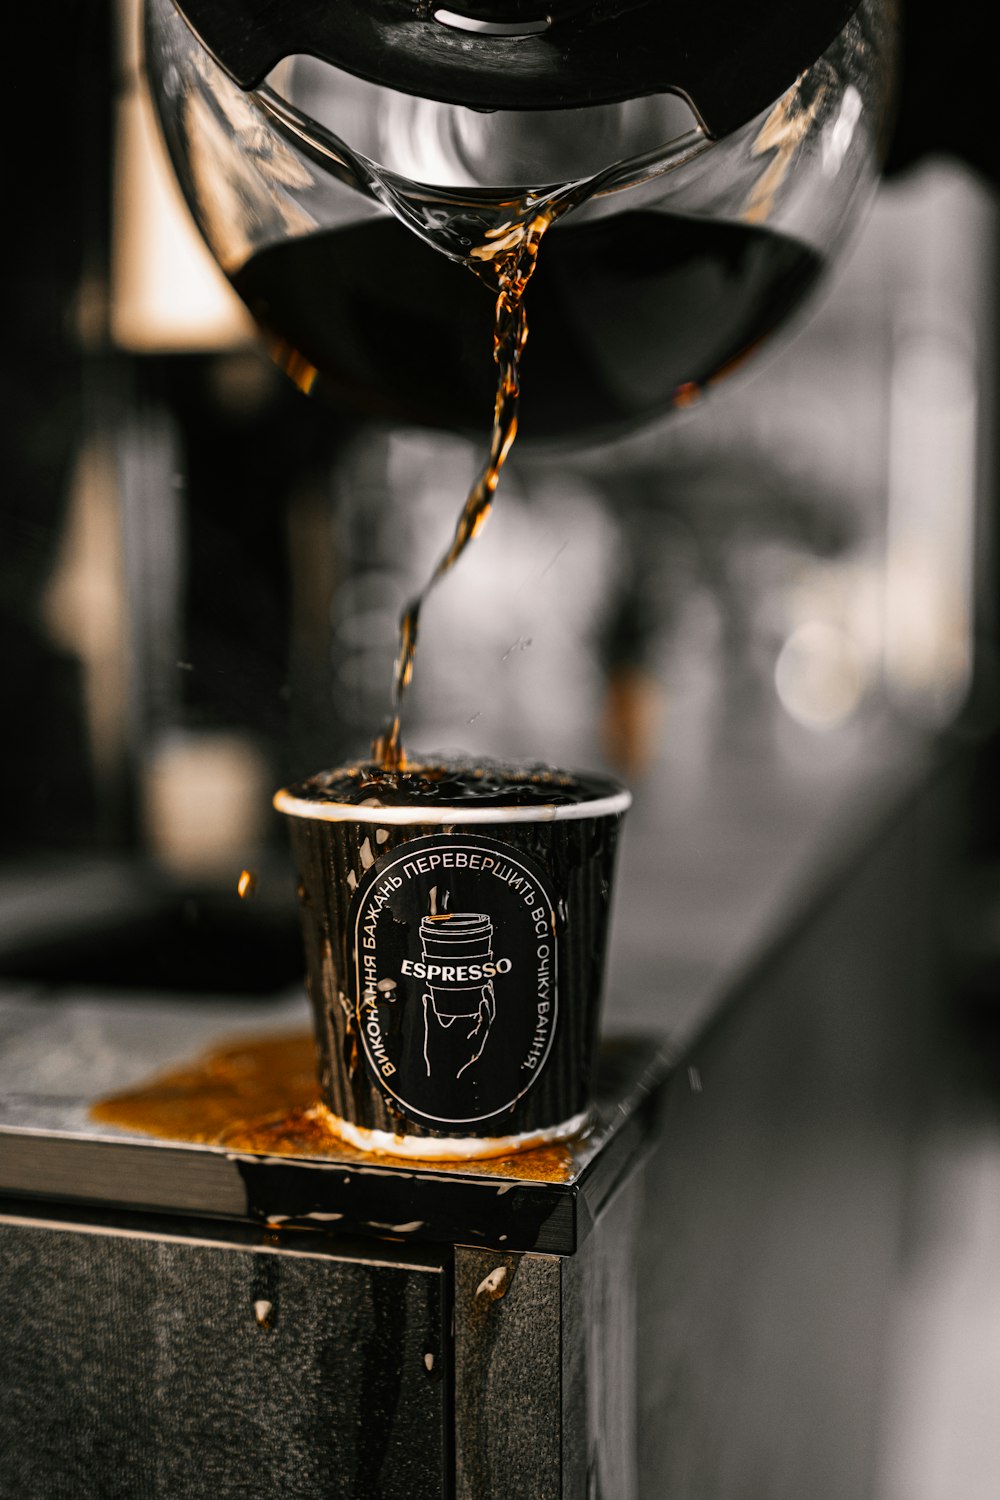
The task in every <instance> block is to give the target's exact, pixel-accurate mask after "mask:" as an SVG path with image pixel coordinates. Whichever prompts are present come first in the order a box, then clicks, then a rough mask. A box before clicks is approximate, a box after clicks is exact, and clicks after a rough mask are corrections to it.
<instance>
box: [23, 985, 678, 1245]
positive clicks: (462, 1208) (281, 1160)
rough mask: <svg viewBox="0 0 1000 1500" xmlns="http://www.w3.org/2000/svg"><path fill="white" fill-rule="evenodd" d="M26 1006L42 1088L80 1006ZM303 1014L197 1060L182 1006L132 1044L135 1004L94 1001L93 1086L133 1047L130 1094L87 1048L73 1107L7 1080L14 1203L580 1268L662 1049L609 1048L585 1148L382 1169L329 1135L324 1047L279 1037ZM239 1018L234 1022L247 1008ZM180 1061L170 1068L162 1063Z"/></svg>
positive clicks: (29, 1049) (199, 1052)
mask: <svg viewBox="0 0 1000 1500" xmlns="http://www.w3.org/2000/svg"><path fill="white" fill-rule="evenodd" d="M18 1004H19V1002H17V1001H16V1000H14V999H9V1000H8V1001H7V1002H5V1003H4V1004H0V1031H3V1030H6V1033H7V1035H8V1036H9V1037H10V1038H11V1041H12V1048H13V1051H14V1052H15V1053H16V1052H17V1051H18V1047H19V1048H20V1056H21V1059H22V1061H23V1062H24V1063H25V1065H26V1069H27V1071H26V1073H23V1074H21V1075H20V1076H30V1077H32V1078H33V1079H34V1080H35V1081H36V1086H37V1080H38V1079H39V1078H44V1076H45V1058H46V1057H49V1058H50V1059H51V1058H58V1054H59V1049H60V1046H63V1047H65V1046H66V1030H67V1024H68V1023H69V1030H70V1032H71V1033H72V1032H73V1023H72V1018H71V1017H68V1016H67V1014H66V1008H65V1006H63V1007H59V1006H53V1007H51V1009H48V1008H47V1007H46V1006H45V1005H44V1004H39V1003H38V1002H37V1001H34V1002H32V1001H29V1002H27V1004H26V1005H24V1006H23V1007H22V1009H23V1012H28V1011H30V1012H31V1014H30V1015H28V1014H26V1013H22V1014H21V1015H20V1017H19V1016H18V1014H17V1011H18ZM47 1009H48V1017H47V1019H48V1024H46V1011H47ZM214 1011H215V1018H216V1022H218V1016H219V1014H220V1008H219V1007H215V1008H214ZM288 1014H289V1011H288V1008H287V1007H285V1008H281V1009H279V1011H277V1012H276V1014H275V1023H276V1024H274V1025H273V1026H272V1027H271V1028H270V1029H269V1030H268V1029H264V1028H261V1027H260V1026H259V1025H258V1029H257V1031H256V1032H254V1033H251V1034H247V1035H244V1036H242V1037H240V1036H235V1037H234V1036H233V1034H232V1031H230V1032H229V1035H228V1037H227V1033H226V1028H225V1027H224V1026H219V1025H218V1024H216V1027H215V1028H214V1033H209V1035H208V1036H207V1037H206V1043H207V1044H206V1045H203V1046H202V1047H201V1048H200V1049H199V1047H198V1045H197V1039H198V1035H197V1034H198V1027H197V1025H196V1024H195V1025H192V1026H191V1027H190V1029H189V1032H188V1034H189V1035H190V1036H191V1040H192V1041H193V1042H194V1043H195V1045H193V1046H190V1045H189V1047H188V1048H187V1049H185V1048H184V1046H183V1043H182V1041H181V1033H180V1032H179V1030H178V1025H177V1016H176V1011H175V1010H173V1011H172V1010H171V1009H170V1008H169V1007H162V1009H161V1008H157V1007H155V1006H151V1007H149V1008H148V1009H147V1010H146V1011H145V1014H144V1018H143V1019H144V1023H145V1024H144V1025H143V1026H142V1028H141V1031H140V1030H139V1029H138V1028H137V1029H136V1031H135V1032H133V1031H132V1029H131V1028H130V1026H129V1025H128V1024H122V1023H123V1021H125V1022H126V1023H127V1020H128V1017H127V1014H126V1016H125V1017H123V1016H122V1012H121V1009H120V1008H119V1007H116V1006H115V1005H113V1004H104V1005H102V1004H101V1003H100V1002H87V1009H86V1027H85V1035H86V1037H87V1038H89V1046H90V1049H91V1056H92V1063H91V1067H90V1069H89V1071H90V1073H91V1076H93V1077H94V1079H95V1081H98V1080H99V1081H100V1083H101V1084H106V1080H107V1079H108V1077H109V1076H114V1068H113V1067H110V1066H108V1063H107V1059H106V1056H105V1051H106V1050H107V1049H110V1050H111V1051H112V1052H113V1051H114V1050H115V1049H116V1048H117V1049H118V1050H119V1051H120V1052H121V1053H122V1056H121V1067H120V1070H119V1076H121V1077H123V1078H124V1079H127V1080H128V1081H129V1086H128V1087H127V1088H123V1089H121V1090H119V1091H117V1092H113V1091H109V1090H107V1088H106V1087H103V1088H100V1087H99V1088H98V1089H97V1090H95V1091H94V1092H93V1093H91V1092H90V1091H89V1090H88V1088H87V1083H88V1079H87V1072H88V1069H87V1066H86V1063H87V1049H86V1047H81V1048H80V1049H79V1051H78V1054H77V1058H78V1067H77V1069H76V1081H77V1082H78V1084H79V1085H80V1093H79V1094H78V1095H76V1096H75V1097H74V1096H70V1097H67V1096H66V1094H64V1093H61V1092H58V1093H57V1092H55V1091H54V1090H53V1091H52V1092H49V1093H47V1094H46V1093H44V1092H42V1091H41V1090H39V1091H38V1092H36V1093H35V1094H33V1095H25V1094H19V1093H18V1092H17V1090H16V1087H13V1086H12V1085H16V1082H17V1078H16V1077H15V1076H13V1075H14V1069H13V1068H9V1069H8V1070H7V1073H6V1075H5V1074H4V1073H3V1072H2V1071H0V1191H6V1192H9V1193H14V1194H30V1195H44V1196H47V1197H49V1198H56V1199H64V1200H68V1201H75V1202H89V1203H94V1204H118V1205H121V1206H126V1207H133V1208H140V1209H143V1210H150V1211H167V1212H169V1211H177V1210H179V1211H182V1212H195V1213H197V1212H202V1213H210V1214H212V1215H216V1216H220V1215H221V1216H224V1217H232V1218H242V1219H249V1220H252V1221H256V1222H261V1223H265V1224H268V1225H271V1226H291V1225H295V1226H300V1227H306V1228H311V1229H317V1230H319V1229H332V1228H336V1229H337V1230H338V1231H340V1230H344V1231H348V1232H351V1233H363V1234H376V1235H379V1236H388V1237H394V1238H400V1239H410V1238H412V1239H416V1240H432V1241H438V1242H442V1241H444V1242H452V1243H453V1242H455V1241H460V1242H464V1243H468V1244H483V1245H491V1246H495V1247H496V1248H497V1249H501V1250H505V1251H514V1250H542V1251H546V1252H550V1253H559V1254H568V1253H572V1251H573V1250H574V1249H575V1248H576V1246H577V1245H578V1243H580V1242H581V1241H582V1240H583V1239H584V1238H585V1237H586V1235H587V1234H588V1233H589V1230H590V1228H591V1226H592V1224H593V1220H594V1217H595V1215H596V1213H597V1212H598V1210H599V1207H600V1204H601V1203H602V1202H603V1201H604V1198H605V1197H606V1196H607V1194H608V1192H610V1191H611V1189H612V1187H613V1184H614V1180H615V1177H616V1174H617V1172H618V1170H620V1166H621V1163H622V1162H623V1161H624V1160H625V1159H626V1157H627V1156H628V1155H629V1154H630V1153H631V1151H633V1150H634V1149H635V1147H636V1146H637V1144H638V1143H639V1142H640V1141H641V1139H642V1138H643V1136H644V1134H645V1133H646V1131H647V1130H648V1129H649V1127H650V1124H651V1119H652V1114H653V1111H654V1108H655V1101H656V1096H657V1092H658V1089H659V1085H660V1082H661V1080H662V1076H663V1074H664V1071H665V1063H664V1060H663V1058H662V1055H661V1054H660V1052H659V1051H658V1050H657V1048H656V1047H654V1046H652V1045H651V1044H650V1043H648V1042H642V1041H634V1040H618V1041H612V1042H609V1043H607V1044H606V1045H605V1046H604V1048H603V1049H602V1054H601V1065H600V1077H599V1080H598V1087H597V1096H596V1100H595V1112H594V1125H593V1128H592V1129H591V1130H590V1131H589V1132H588V1133H587V1134H586V1135H585V1136H583V1137H581V1138H580V1139H578V1140H577V1141H574V1142H572V1143H571V1144H570V1145H569V1146H551V1147H543V1148H540V1149H539V1150H537V1151H531V1152H522V1153H520V1154H518V1155H515V1156H511V1157H504V1158H499V1159H496V1160H491V1161H483V1162H467V1163H455V1162H435V1163H433V1164H431V1165H427V1166H424V1165H422V1164H421V1163H419V1162H414V1161H412V1160H407V1161H399V1160H395V1159H393V1158H391V1157H386V1156H374V1155H368V1154H366V1153H363V1152H360V1151H357V1150H356V1149H354V1148H353V1147H351V1146H348V1145H346V1144H345V1143H344V1142H342V1141H340V1140H339V1139H337V1137H335V1136H334V1135H332V1134H331V1133H330V1131H329V1130H328V1128H327V1127H326V1125H325V1122H324V1117H323V1112H322V1110H321V1109H320V1108H319V1107H318V1104H317V1086H316V1082H315V1073H314V1063H313V1053H312V1041H311V1037H310V1034H309V1032H308V1031H306V1030H302V1029H297V1030H290V1029H288V1027H287V1026H285V1027H281V1026H280V1025H278V1024H277V1021H278V1020H279V1019H282V1018H286V1017H287V1016H288ZM232 1015H233V1018H234V1025H235V1018H236V1015H237V1012H236V1008H235V1007H234V1008H233V1011H232ZM190 1019H192V1020H193V1012H192V1013H191V1016H190ZM19 1021H20V1024H21V1027H22V1030H21V1031H20V1033H19V1031H18V1024H19ZM79 1021H80V1017H77V1023H78V1024H77V1032H78V1031H79ZM158 1026H159V1030H160V1035H159V1036H158V1035H157V1030H158ZM206 1029H207V1028H206ZM139 1046H141V1048H142V1051H143V1055H144V1057H145V1058H146V1069H145V1070H144V1071H143V1072H142V1073H139V1072H138V1070H137V1067H136V1061H135V1057H134V1055H133V1054H134V1050H135V1049H136V1047H139ZM171 1053H172V1059H171V1062H170V1065H168V1066H166V1067H164V1066H161V1067H159V1068H157V1067H156V1066H155V1064H154V1063H153V1062H152V1060H153V1059H154V1058H155V1057H156V1056H157V1055H159V1057H160V1058H165V1057H168V1056H170V1055H171ZM151 1064H152V1065H151Z"/></svg>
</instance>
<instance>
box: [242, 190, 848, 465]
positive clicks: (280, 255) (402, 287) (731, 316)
mask: <svg viewBox="0 0 1000 1500" xmlns="http://www.w3.org/2000/svg"><path fill="white" fill-rule="evenodd" d="M821 266H822V262H821V260H820V258H819V257H818V256H817V255H816V254H815V252H814V251H813V250H811V249H810V248H809V247H808V246H806V245H804V244H802V243H801V242H799V241H797V240H794V239H790V238H788V237H787V236H782V235H778V234H774V233H773V232H772V231H770V230H767V229H761V228H758V227H755V226H753V225H748V224H737V223H726V222H715V221H707V220H700V219H687V218H683V217H679V216H676V215H668V214H662V213H657V212H653V211H641V212H630V213H624V214H619V215H615V216H612V217H610V218H607V219H601V220H596V221H593V222H590V223H588V222H583V223H576V224H574V223H573V222H572V219H570V220H568V221H567V222H565V223H562V224H558V225H556V226H555V227H554V228H553V230H552V232H551V233H549V234H548V235H547V236H546V240H545V246H544V249H543V251H542V253H541V256H540V258H539V264H538V270H537V274H536V275H535V276H534V277H533V278H532V282H531V289H530V291H529V293H528V296H527V299H526V302H527V307H528V311H529V315H530V319H531V340H530V352H529V353H528V354H527V355H526V370H527V371H528V380H529V386H530V400H529V401H528V403H527V405H526V408H525V412H524V419H523V424H522V438H523V437H528V438H543V439H546V438H567V437H569V438H571V437H574V436H577V437H578V436H579V435H581V434H585V435H587V436H593V435H594V434H595V433H599V432H600V431H601V430H613V429H615V428H616V427H621V426H625V425H629V424H632V423H635V422H638V421H640V420H642V419H644V418H647V417H650V416H653V415H655V414H657V413H660V412H663V411H665V410H666V409H668V408H669V407H670V406H671V405H672V404H675V403H677V402H682V403H683V402H686V401H688V400H690V399H691V397H692V396H693V395H695V394H696V393H697V390H698V389H699V388H700V387H701V386H702V385H704V384H705V382H706V381H708V380H710V379H711V378H712V377H713V376H714V375H716V374H718V373H719V371H720V370H722V369H724V368H725V367H726V366H727V365H728V364H730V363H731V362H732V361H733V360H735V359H738V358H739V356H740V355H742V354H743V353H744V352H745V351H746V350H748V349H750V348H751V347H752V346H753V345H754V344H756V343H757V342H758V340H759V339H761V338H762V337H763V336H764V335H765V334H766V333H768V332H769V331H770V330H771V329H772V328H773V327H774V325H775V324H776V323H778V322H780V321H781V319H782V318H783V317H784V315H785V314H786V313H787V312H788V311H789V310H790V309H791V308H792V307H793V306H794V305H795V304H796V303H797V302H798V301H799V300H800V299H801V297H802V296H803V294H804V293H805V292H806V291H807V290H808V288H809V286H810V285H811V284H812V282H813V281H814V280H815V278H816V276H817V274H818V273H819V271H820V269H821ZM234 284H235V286H236V288H237V290H238V291H239V293H240V294H241V296H242V297H243V298H244V300H245V301H246V302H247V304H248V305H249V307H250V309H251V311H252V312H253V313H254V314H255V316H256V317H257V319H258V321H259V322H260V323H261V324H262V325H263V326H264V327H265V329H267V330H269V331H270V332H271V333H272V335H273V336H274V340H275V346H274V352H275V355H276V357H277V358H278V359H279V362H281V363H283V364H285V365H286V367H288V368H289V370H290V373H292V374H293V375H294V376H295V377H296V378H297V379H298V380H299V383H300V384H302V385H304V386H307V387H308V388H315V389H317V390H318V391H323V390H325V391H326V392H327V393H328V394H329V395H331V396H333V397H334V398H337V399H340V400H344V401H347V402H349V403H351V404H353V405H355V406H357V407H360V408H363V409H367V410H368V411H371V412H375V413H381V414H383V415H385V416H390V417H394V418H398V419H401V420H405V421H411V422H417V423H421V424H425V425H429V426H436V427H448V428H454V429H458V430H462V431H469V432H482V431H483V429H484V427H485V425H486V414H487V413H488V412H489V411H490V410H491V408H492V404H493V397H494V394H495V381H496V372H495V369H494V367H493V366H492V364H491V362H490V359H489V355H488V350H489V348H490V340H491V330H492V321H493V302H494V298H493V297H491V295H490V293H489V291H488V289H487V288H486V287H484V286H483V285H482V283H481V281H480V280H479V279H478V278H477V277H475V276H473V275H470V274H469V272H468V271H467V270H464V269H463V268H462V267H461V266H459V265H456V264H455V263H454V262H453V261H451V260H449V259H447V258H446V257H445V256H443V255H441V254H440V253H439V252H438V251H436V250H434V249H432V248H431V247H430V246H429V245H427V244H426V243H424V242H423V241H422V240H420V239H418V238H417V236H416V235H414V234H413V233H412V231H411V230H409V229H407V228H406V227H404V226H403V225H402V224H400V223H399V222H398V221H397V220H395V219H393V218H390V217H389V216H388V215H387V216H386V217H385V218H383V219H371V220H368V221H365V222H363V223H358V224H354V225H352V226H350V227H348V228H346V229H340V230H335V231H328V232H322V233H317V234H313V235H309V236H307V237H305V238H303V239H299V240H293V241H288V242H286V243H283V244H280V245H274V246H270V247H269V248H267V249H265V250H262V251H261V252H260V253H259V254H257V255H255V256H254V257H253V258H252V259H251V260H250V261H248V262H247V264H246V265H245V266H243V267H242V269H241V270H240V271H239V272H237V274H236V276H235V277H234Z"/></svg>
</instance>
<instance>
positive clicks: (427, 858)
mask: <svg viewBox="0 0 1000 1500" xmlns="http://www.w3.org/2000/svg"><path fill="white" fill-rule="evenodd" d="M630 802H631V797H630V794H629V793H628V792H627V791H625V790H623V789H622V788H621V787H619V786H618V785H617V784H616V783H614V782H612V781H610V780H608V779H607V778H604V777H598V776H589V775H587V776H584V775H575V774H569V773H565V772H560V771H553V770H550V769H547V768H546V769H540V768H529V769H523V770H522V769H511V768H509V767H496V766H487V767H482V768H477V769H474V770H473V769H470V768H466V767H459V766H455V765H448V764H437V765H427V766H419V767H415V768H411V769H408V770H406V771H403V772H381V771H378V770H376V769H374V768H372V767H357V768H348V769H345V770H338V771H330V772H324V773H321V774H320V775H318V776H314V777H312V778H310V779H309V780H308V781H305V782H303V783H301V784H300V785H298V786H293V787H289V788H286V789H285V790H283V791H281V792H279V793H278V794H277V796H276V797H275V799H274V803H275V806H276V807H277V808H278V810H279V811H280V812H282V813H284V814H285V815H286V816H287V817H288V818H289V824H290V828H291V833H292V843H293V848H294V851H295V856H296V859H297V862H298V866H299V872H300V885H299V895H300V903H301V911H302V922H303V932H304V937H305V949H306V986H307V989H308V992H309V997H310V1000H311V1003H312V1007H313V1013H314V1018H315V1024H316V1036H317V1045H318V1052H319V1065H320V1083H321V1091H322V1097H323V1103H324V1105H325V1106H326V1109H327V1111H328V1114H329V1122H330V1124H331V1126H332V1127H333V1129H334V1131H335V1132H336V1133H337V1134H338V1135H340V1136H341V1137H342V1138H344V1139H345V1140H347V1141H349V1142H350V1143H351V1144H353V1145H355V1146H358V1147H361V1148H362V1149H367V1150H373V1151H382V1152H387V1153H390V1154H392V1155H396V1156H415V1157H424V1158H434V1157H436V1158H439V1159H441V1158H463V1157H476V1156H497V1155H502V1154H505V1153H507V1152H510V1151H515V1150H523V1149H526V1148H528V1147H531V1146H536V1145H540V1144H542V1143H543V1142H548V1141H555V1140H563V1139H567V1138H569V1137H571V1136H573V1135H576V1134H578V1133H579V1132H580V1131H581V1130H582V1129H583V1128H584V1127H585V1125H586V1123H587V1109H588V1095H589V1087H590V1078H591V1070H592V1067H593V1061H594V1054H595V1050H596V1043H597V1032H598V1023H599V1016H600V1002H601V991H602V984H603V974H604V957H605V948H606V939H607V925H608V912H609V904H610V898H611V889H612V878H613V872H614V864H615V856H616V851H617V843H618V835H619V829H620V825H621V820H622V815H623V814H624V812H625V811H626V809H627V808H628V806H629V804H630Z"/></svg>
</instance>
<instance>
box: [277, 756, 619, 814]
mask: <svg viewBox="0 0 1000 1500" xmlns="http://www.w3.org/2000/svg"><path fill="white" fill-rule="evenodd" d="M618 791H619V787H618V785H617V783H616V782H613V781H611V780H609V779H606V778H605V777H602V776H596V775H594V776H592V775H587V774H583V773H579V772H568V771H561V770H555V769H553V768H552V767H550V766H543V765H528V766H511V765H504V764H501V763H499V762H490V761H480V762H479V763H478V764H477V765H470V764H468V763H460V762H458V761H449V760H440V761H438V762H435V763H431V764H417V765H413V766H406V767H405V768H401V769H399V770H386V769H384V768H383V767H382V766H380V765H379V764H377V763H376V762H374V761H365V762H362V763H360V764H358V765H356V766H349V767H346V768H342V769H339V770H333V771H321V772H320V773H319V774H318V775H316V776H310V777H309V778H308V780H306V781H302V782H299V783H298V784H297V785H295V786H290V787H289V788H288V789H287V795H288V796H290V797H293V798H297V799H299V800H301V801H303V802H317V803H323V802H327V803H339V804H343V805H348V806H352V807H363V806H364V807H420V806H424V805H427V804H434V805H436V806H438V807H449V806H452V805H455V806H462V805H465V804H468V803H476V804H477V806H479V807H553V806H554V807H565V806H570V805H573V804H576V803H580V802H589V801H591V800H594V799H597V798H602V797H607V796H609V795H614V794H615V793H617V792H618Z"/></svg>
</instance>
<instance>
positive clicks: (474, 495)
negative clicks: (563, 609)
mask: <svg viewBox="0 0 1000 1500" xmlns="http://www.w3.org/2000/svg"><path fill="white" fill-rule="evenodd" d="M558 213H559V205H557V204H556V203H549V204H548V205H547V206H546V207H545V208H544V209H543V210H542V211H540V212H539V213H537V214H535V215H534V217H532V218H531V219H528V220H525V221H523V222H521V223H516V224H514V225H513V226H507V225H503V226H501V227H499V228H497V229H494V230H491V231H489V232H488V236H487V238H486V239H485V240H484V242H483V243H482V244H481V245H477V246H476V247H475V248H473V249H472V250H471V251H470V252H469V262H468V264H469V266H470V269H472V270H474V271H476V273H477V274H478V275H479V276H481V277H482V279H483V280H484V281H487V282H491V283H493V284H495V286H496V288H497V300H496V310H495V313H494V322H493V359H494V362H495V363H496V365H497V369H498V377H497V392H496V401H495V405H494V409H493V431H492V434H491V437H490V450H489V457H488V458H487V460H486V463H485V465H484V467H483V469H482V471H481V472H480V474H479V477H478V478H477V479H476V481H475V483H474V484H473V486H472V488H471V489H470V491H469V493H468V496H467V497H466V501H465V505H464V507H463V509H462V513H461V515H460V516H459V518H458V524H457V525H456V527H455V533H454V535H453V537H452V539H451V545H450V546H449V547H448V550H447V551H446V552H445V553H444V554H443V556H442V557H441V558H440V560H439V562H438V564H437V566H436V567H435V569H434V571H433V572H432V574H431V576H430V578H429V579H428V580H427V582H426V584H425V585H424V587H423V588H422V589H421V590H420V592H419V593H417V594H415V595H414V596H413V597H412V598H411V599H410V600H409V601H408V602H407V604H406V606H405V608H404V609H403V613H402V615H401V617H400V622H399V652H398V654H397V656H396V663H395V667H394V670H393V683H392V710H391V712H392V717H391V719H390V721H389V723H388V724H387V726H386V728H385V730H384V731H383V733H382V734H380V735H378V736H377V737H376V739H375V740H374V741H373V743H372V757H373V759H374V760H375V762H376V763H377V765H378V766H379V767H380V769H381V770H382V771H402V770H405V769H406V754H405V751H404V749H403V742H402V737H401V732H400V718H401V713H402V704H403V697H404V695H405V693H406V690H407V688H408V687H409V685H410V682H411V680H412V678H413V666H414V660H415V657H416V650H417V637H418V635H419V630H420V614H421V610H422V609H423V606H424V601H425V600H426V598H427V595H428V594H429V593H430V591H431V589H432V588H433V587H434V586H435V584H436V583H438V582H439V581H440V580H441V579H442V578H443V577H444V576H445V574H446V573H449V572H450V571H451V569H452V568H453V567H454V566H455V564H456V563H457V562H458V559H459V558H460V557H461V555H462V553H463V552H464V551H465V549H466V547H467V546H468V545H469V543H470V542H471V541H473V540H474V538H475V537H477V536H478V535H479V533H480V532H481V531H482V529H483V527H484V526H485V525H486V522H487V520H488V519H489V515H490V511H491V509H492V507H493V496H494V493H495V492H496V487H497V484H498V483H499V480H500V471H501V470H502V468H503V466H504V463H505V462H506V459H507V455H508V453H509V452H510V450H511V447H512V445H513V442H514V439H515V437H516V436H517V424H518V407H519V405H520V399H521V377H520V363H521V355H522V353H523V351H524V346H525V344H526V343H527V339H528V320H527V316H526V314H525V308H524V293H525V290H526V288H527V285H528V282H529V281H530V280H531V276H532V273H533V272H534V269H535V265H536V262H537V259H538V250H539V247H540V245H541V242H542V236H543V235H544V234H545V231H546V230H547V229H548V228H549V226H550V224H551V223H552V221H553V220H554V219H555V218H556V217H557V215H558Z"/></svg>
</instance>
